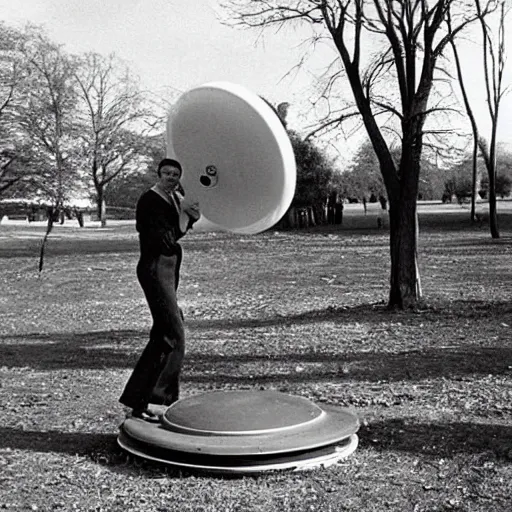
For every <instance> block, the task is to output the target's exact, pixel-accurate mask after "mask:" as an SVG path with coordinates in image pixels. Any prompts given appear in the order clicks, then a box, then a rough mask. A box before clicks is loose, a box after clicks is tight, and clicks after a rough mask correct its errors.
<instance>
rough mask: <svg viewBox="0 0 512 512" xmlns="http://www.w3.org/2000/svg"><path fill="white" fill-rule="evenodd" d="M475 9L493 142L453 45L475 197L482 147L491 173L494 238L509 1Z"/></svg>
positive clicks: (478, 2)
mask: <svg viewBox="0 0 512 512" xmlns="http://www.w3.org/2000/svg"><path fill="white" fill-rule="evenodd" d="M474 4H475V9H476V12H477V16H478V20H479V23H480V28H481V33H482V43H483V44H482V57H483V70H484V73H483V78H484V83H485V89H486V96H487V106H488V111H489V117H490V120H491V133H490V137H489V142H488V141H487V140H486V139H485V138H484V137H482V136H481V134H480V131H479V128H478V124H477V122H476V118H475V115H474V113H473V109H472V107H471V103H470V101H469V97H468V94H467V90H466V87H465V82H464V76H463V72H462V65H461V60H460V57H459V52H458V50H457V46H456V44H455V42H454V40H452V49H453V54H454V57H455V64H456V68H457V76H458V79H459V85H460V88H461V92H462V98H463V100H464V106H465V108H466V112H467V115H468V117H469V120H470V123H471V129H472V132H473V197H475V196H476V193H475V190H476V181H477V180H476V174H477V157H478V149H480V153H481V155H482V157H483V160H484V162H485V166H486V169H487V174H488V178H489V190H488V197H489V228H490V232H491V236H492V238H499V236H500V232H499V226H498V215H497V208H496V174H497V164H496V145H497V133H498V115H499V110H500V104H501V100H502V98H503V96H504V95H505V93H506V92H507V89H506V88H504V87H503V73H504V70H505V17H506V14H507V13H506V10H505V2H504V1H503V0H499V1H496V0H487V1H486V2H485V4H484V3H482V1H481V0H474ZM494 10H497V11H498V15H499V17H498V34H497V38H496V39H493V32H492V30H491V27H490V24H489V22H488V16H487V14H488V13H489V12H492V11H494ZM447 23H448V28H449V30H450V31H451V30H452V26H451V20H450V18H448V19H447ZM471 216H472V217H471V219H472V220H474V218H475V204H474V200H473V201H472V210H471Z"/></svg>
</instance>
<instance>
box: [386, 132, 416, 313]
mask: <svg viewBox="0 0 512 512" xmlns="http://www.w3.org/2000/svg"><path fill="white" fill-rule="evenodd" d="M404 133H406V134H408V136H406V138H404V142H403V145H402V156H401V159H400V176H401V179H400V191H399V194H396V193H395V194H393V191H388V196H389V197H388V199H389V233H390V249H391V287H390V292H389V303H388V306H389V307H390V308H400V309H405V308H410V307H413V306H414V305H415V304H416V303H417V302H418V300H420V299H421V285H420V277H419V266H418V230H419V227H418V212H417V199H418V183H419V174H420V157H421V123H414V124H412V126H410V127H409V129H408V130H404ZM397 196H398V197H397Z"/></svg>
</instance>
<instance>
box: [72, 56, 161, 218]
mask: <svg viewBox="0 0 512 512" xmlns="http://www.w3.org/2000/svg"><path fill="white" fill-rule="evenodd" d="M75 76H76V80H77V82H78V84H79V87H80V96H81V99H82V104H83V109H82V110H83V116H82V122H83V130H82V133H81V140H82V148H83V153H84V156H85V157H86V159H87V162H88V167H89V174H90V177H91V179H92V182H93V184H94V188H95V191H96V200H97V207H98V218H99V219H100V220H101V224H102V226H104V225H106V221H107V219H106V202H105V189H106V187H107V186H108V185H109V183H110V182H111V181H112V180H113V179H115V178H116V177H118V176H120V175H121V174H123V173H126V172H127V171H129V170H130V169H131V168H133V167H134V166H136V165H138V164H139V163H140V160H141V159H143V156H142V153H141V148H140V147H139V146H140V144H141V143H142V139H141V137H139V136H138V135H137V133H139V134H140V133H143V132H144V131H146V130H147V129H151V128H153V124H152V122H151V119H152V117H153V116H152V112H151V110H150V109H149V108H148V105H147V104H146V103H145V102H144V98H143V95H142V93H141V91H140V90H139V89H138V87H137V83H136V81H135V79H134V78H133V77H132V76H131V74H130V72H129V70H128V68H127V67H126V66H124V65H123V64H122V63H121V62H120V61H119V60H118V59H117V58H116V57H115V56H114V55H110V56H108V57H103V56H101V55H98V54H96V53H91V54H88V55H85V56H84V57H83V58H82V59H81V61H80V67H79V68H78V69H77V72H76V75H75Z"/></svg>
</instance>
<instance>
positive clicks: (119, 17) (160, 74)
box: [0, 0, 512, 140]
mask: <svg viewBox="0 0 512 512" xmlns="http://www.w3.org/2000/svg"><path fill="white" fill-rule="evenodd" d="M216 3H217V2H216V0H0V20H3V21H5V22H7V23H9V24H17V25H22V24H24V23H25V22H27V21H30V22H33V23H35V24H38V25H43V26H44V27H45V28H46V30H47V32H48V34H49V35H50V37H51V38H52V39H53V40H54V41H56V42H58V43H62V44H64V45H65V48H66V50H67V51H69V52H72V53H81V52H84V51H96V52H99V53H102V54H105V55H106V54H108V53H111V52H114V53H116V54H117V55H118V56H119V57H121V58H123V59H124V60H126V61H128V62H129V64H130V67H131V68H132V69H133V70H134V71H135V72H136V73H137V74H138V75H139V76H140V77H141V79H142V80H143V82H144V85H145V86H147V87H148V88H151V89H154V90H161V89H162V88H164V87H169V86H170V87H173V88H176V89H177V90H180V91H185V90H188V89H189V88H191V87H193V86H194V85H199V84H201V83H204V82H209V81H214V80H227V81H231V82H236V83H239V84H242V85H244V86H246V87H249V88H250V89H251V90H253V91H254V92H256V93H258V94H261V95H263V96H265V97H266V98H268V99H269V100H271V101H272V102H274V103H279V102H281V101H288V102H290V103H291V104H292V107H291V109H290V124H291V125H292V126H291V127H292V128H296V129H301V128H302V126H303V125H304V124H305V123H306V121H305V120H304V119H302V118H301V117H300V115H299V114H300V112H299V110H301V111H303V110H304V106H305V104H306V103H307V102H306V100H307V98H308V96H309V95H310V94H311V91H312V87H313V86H314V80H313V78H312V76H314V75H315V74H316V75H317V74H318V73H319V70H320V69H322V67H324V66H325V64H326V63H327V62H329V61H330V59H331V57H332V55H333V53H332V50H329V49H328V48H327V47H325V46H323V47H322V46H321V47H319V48H318V49H317V50H315V53H314V55H313V58H312V59H310V60H309V64H308V66H306V67H303V68H302V69H301V70H300V71H296V70H295V71H294V72H292V73H290V74H288V73H289V72H290V71H292V70H293V68H294V66H296V64H297V63H298V62H299V61H300V57H301V56H302V55H303V53H304V45H301V42H302V41H304V40H305V39H306V38H307V37H308V36H309V35H310V32H309V29H308V27H307V26H305V27H303V28H302V29H298V28H295V29H293V30H292V29H289V30H284V31H281V32H279V33H277V34H276V33H274V32H272V31H265V33H264V35H263V36H262V37H261V36H260V35H259V33H258V32H256V31H248V30H239V29H233V28H231V27H227V26H225V25H222V24H221V23H220V22H219V21H218V19H217V17H216V15H215V8H216ZM508 43H509V44H508V46H509V48H512V45H511V44H510V43H511V41H508ZM509 55H510V57H509V60H510V65H512V50H511V51H510V52H509ZM477 56H478V58H481V57H480V56H479V55H478V52H477V51H476V50H475V48H472V49H469V51H467V52H466V62H467V63H468V69H471V59H475V58H476V57H477ZM479 67H480V66H479ZM287 74H288V75H287ZM285 75H286V76H285ZM468 76H469V77H470V78H471V79H472V80H471V84H472V91H473V93H472V94H473V97H474V98H475V102H476V103H475V108H476V110H477V113H478V115H479V117H480V118H481V120H482V123H483V126H484V127H485V119H486V117H487V114H486V110H485V109H486V105H485V99H484V96H483V93H484V91H483V88H482V84H481V83H479V76H478V74H477V73H468ZM508 77H512V73H510V70H509V74H508ZM347 94H349V93H348V91H347ZM294 105H295V107H296V108H295V109H294V108H293V107H294ZM298 105H301V107H300V109H299V108H298V107H297V106H298ZM294 124H295V125H296V126H293V125H294ZM500 135H501V136H500V138H501V139H502V140H512V95H509V96H508V98H507V99H506V101H505V102H504V103H503V110H502V115H501V126H500Z"/></svg>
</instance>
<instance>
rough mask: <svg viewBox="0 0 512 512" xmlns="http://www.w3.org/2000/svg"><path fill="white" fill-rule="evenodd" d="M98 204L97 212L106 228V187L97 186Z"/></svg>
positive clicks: (102, 225)
mask: <svg viewBox="0 0 512 512" xmlns="http://www.w3.org/2000/svg"><path fill="white" fill-rule="evenodd" d="M96 197H97V205H96V212H97V215H98V220H99V221H100V223H101V227H102V228H104V227H105V226H106V225H107V204H106V202H105V194H104V187H103V186H98V187H97V188H96Z"/></svg>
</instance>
